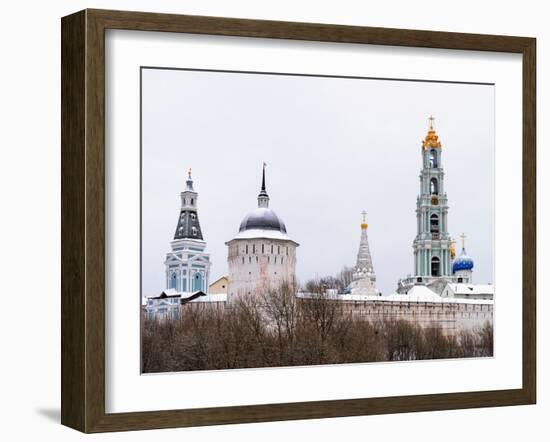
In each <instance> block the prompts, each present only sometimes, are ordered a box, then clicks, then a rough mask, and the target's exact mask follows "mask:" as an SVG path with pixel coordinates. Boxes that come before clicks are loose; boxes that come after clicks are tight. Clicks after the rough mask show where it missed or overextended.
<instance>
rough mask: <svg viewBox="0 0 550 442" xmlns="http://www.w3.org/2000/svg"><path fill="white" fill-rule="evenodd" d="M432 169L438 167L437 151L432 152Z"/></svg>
mask: <svg viewBox="0 0 550 442" xmlns="http://www.w3.org/2000/svg"><path fill="white" fill-rule="evenodd" d="M430 167H432V168H433V167H438V165H437V152H436V151H435V149H432V150H430Z"/></svg>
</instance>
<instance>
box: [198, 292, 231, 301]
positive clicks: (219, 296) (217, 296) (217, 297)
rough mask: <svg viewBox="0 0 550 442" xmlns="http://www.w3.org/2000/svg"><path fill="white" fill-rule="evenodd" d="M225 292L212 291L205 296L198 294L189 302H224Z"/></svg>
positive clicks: (225, 299) (225, 298)
mask: <svg viewBox="0 0 550 442" xmlns="http://www.w3.org/2000/svg"><path fill="white" fill-rule="evenodd" d="M226 301H227V293H212V294H208V295H206V296H199V297H198V298H195V299H193V300H192V301H191V302H226Z"/></svg>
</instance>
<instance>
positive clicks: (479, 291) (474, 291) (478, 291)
mask: <svg viewBox="0 0 550 442" xmlns="http://www.w3.org/2000/svg"><path fill="white" fill-rule="evenodd" d="M449 288H450V289H451V290H452V291H453V292H454V293H455V294H460V295H494V294H495V287H494V286H493V285H492V284H464V283H462V284H461V283H457V284H449Z"/></svg>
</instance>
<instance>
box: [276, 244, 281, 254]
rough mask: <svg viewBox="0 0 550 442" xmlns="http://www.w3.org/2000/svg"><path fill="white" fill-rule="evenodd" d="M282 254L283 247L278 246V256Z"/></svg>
mask: <svg viewBox="0 0 550 442" xmlns="http://www.w3.org/2000/svg"><path fill="white" fill-rule="evenodd" d="M280 254H281V246H277V255H280Z"/></svg>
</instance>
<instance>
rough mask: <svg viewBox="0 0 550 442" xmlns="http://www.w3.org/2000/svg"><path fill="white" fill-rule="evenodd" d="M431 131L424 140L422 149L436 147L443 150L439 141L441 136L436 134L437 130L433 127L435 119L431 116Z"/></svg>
mask: <svg viewBox="0 0 550 442" xmlns="http://www.w3.org/2000/svg"><path fill="white" fill-rule="evenodd" d="M429 120H430V129H429V130H428V133H427V135H426V137H425V138H424V140H422V148H424V149H432V148H434V147H438V148H441V141H439V136H438V135H437V134H436V133H435V129H434V126H433V121H434V117H432V116H430V118H429Z"/></svg>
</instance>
